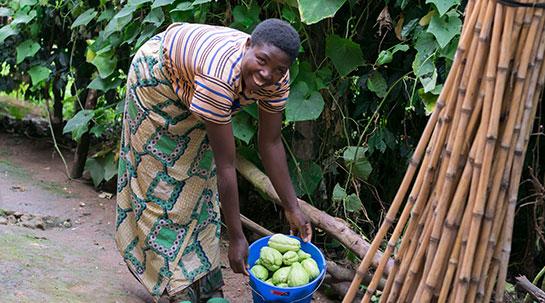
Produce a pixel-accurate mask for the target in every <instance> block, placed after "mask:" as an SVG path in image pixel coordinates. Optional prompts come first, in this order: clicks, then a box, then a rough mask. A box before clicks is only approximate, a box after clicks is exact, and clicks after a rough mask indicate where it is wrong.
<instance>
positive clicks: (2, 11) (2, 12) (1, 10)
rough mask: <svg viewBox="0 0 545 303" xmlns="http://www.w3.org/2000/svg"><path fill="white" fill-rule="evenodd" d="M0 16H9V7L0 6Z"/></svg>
mask: <svg viewBox="0 0 545 303" xmlns="http://www.w3.org/2000/svg"><path fill="white" fill-rule="evenodd" d="M0 16H2V17H9V16H11V12H10V10H9V8H7V7H0Z"/></svg>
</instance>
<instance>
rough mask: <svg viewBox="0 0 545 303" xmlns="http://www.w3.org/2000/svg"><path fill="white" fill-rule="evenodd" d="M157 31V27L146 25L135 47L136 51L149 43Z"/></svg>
mask: <svg viewBox="0 0 545 303" xmlns="http://www.w3.org/2000/svg"><path fill="white" fill-rule="evenodd" d="M156 30H157V27H155V26H154V25H152V24H148V25H146V27H144V29H143V30H142V32H141V33H140V37H138V40H136V44H135V45H134V48H135V49H138V48H140V46H141V45H142V44H144V43H145V42H146V41H148V39H149V38H151V37H152V36H153V35H154V34H155V31H156Z"/></svg>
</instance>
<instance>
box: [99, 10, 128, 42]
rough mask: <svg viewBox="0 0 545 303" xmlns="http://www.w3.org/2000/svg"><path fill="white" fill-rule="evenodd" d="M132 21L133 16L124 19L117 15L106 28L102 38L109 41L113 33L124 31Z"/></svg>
mask: <svg viewBox="0 0 545 303" xmlns="http://www.w3.org/2000/svg"><path fill="white" fill-rule="evenodd" d="M131 21H132V16H131V15H126V16H122V17H119V16H118V15H116V16H115V17H114V18H113V19H112V20H111V21H110V22H109V23H108V25H106V27H105V28H104V31H103V32H104V33H103V36H102V38H103V39H107V38H108V37H109V36H110V35H111V34H112V33H114V32H117V31H121V30H123V29H124V28H125V26H126V25H127V24H129V22H131Z"/></svg>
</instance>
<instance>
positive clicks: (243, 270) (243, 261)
mask: <svg viewBox="0 0 545 303" xmlns="http://www.w3.org/2000/svg"><path fill="white" fill-rule="evenodd" d="M248 254H249V252H248V241H246V238H245V237H242V238H237V239H232V240H229V252H228V254H227V256H228V257H229V266H231V270H233V272H235V273H237V274H243V275H245V276H249V275H250V274H249V273H248V268H249V266H248Z"/></svg>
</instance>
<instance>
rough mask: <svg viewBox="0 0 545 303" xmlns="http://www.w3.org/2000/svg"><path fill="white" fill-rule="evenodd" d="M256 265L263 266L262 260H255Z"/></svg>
mask: <svg viewBox="0 0 545 303" xmlns="http://www.w3.org/2000/svg"><path fill="white" fill-rule="evenodd" d="M299 262H301V261H299ZM254 265H262V264H261V259H259V258H258V259H257V260H255V263H254Z"/></svg>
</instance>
